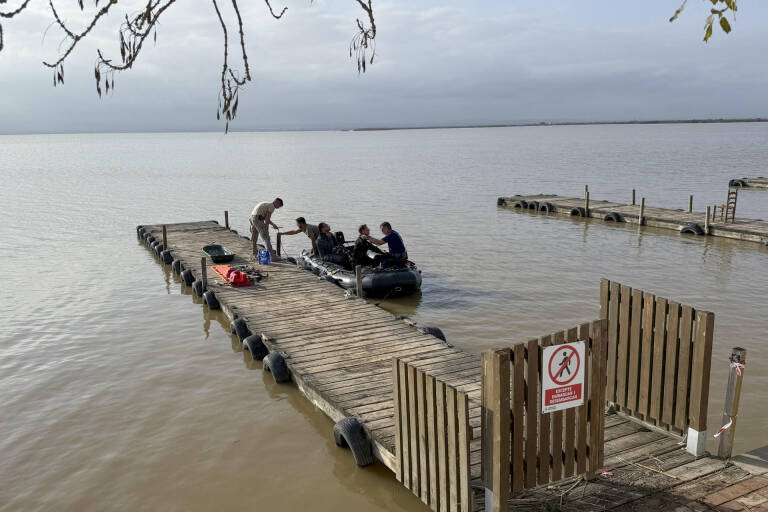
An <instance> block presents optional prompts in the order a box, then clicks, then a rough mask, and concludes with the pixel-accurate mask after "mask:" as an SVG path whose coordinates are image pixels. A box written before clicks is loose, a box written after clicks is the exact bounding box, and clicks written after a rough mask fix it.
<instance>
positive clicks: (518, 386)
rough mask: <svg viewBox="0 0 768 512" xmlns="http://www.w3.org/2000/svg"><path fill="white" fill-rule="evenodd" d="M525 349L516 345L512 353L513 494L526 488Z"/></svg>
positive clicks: (520, 345)
mask: <svg viewBox="0 0 768 512" xmlns="http://www.w3.org/2000/svg"><path fill="white" fill-rule="evenodd" d="M524 372H525V347H524V346H523V345H522V344H519V345H515V347H514V349H513V352H512V389H511V392H510V394H511V396H512V406H511V413H512V414H511V417H512V464H511V466H512V467H511V469H512V474H511V480H512V492H513V493H518V492H520V491H522V490H523V488H524V486H525V480H524V476H525V475H524V474H523V455H524V454H523V446H524V439H523V436H524V434H523V432H524V431H523V421H524V419H523V403H524V402H525V391H524V388H525V374H524Z"/></svg>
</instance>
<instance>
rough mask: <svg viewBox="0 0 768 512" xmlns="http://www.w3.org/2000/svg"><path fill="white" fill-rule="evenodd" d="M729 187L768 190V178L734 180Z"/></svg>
mask: <svg viewBox="0 0 768 512" xmlns="http://www.w3.org/2000/svg"><path fill="white" fill-rule="evenodd" d="M728 186H729V187H744V188H764V189H768V178H764V177H762V176H760V177H757V178H734V179H732V180H731V181H729V182H728Z"/></svg>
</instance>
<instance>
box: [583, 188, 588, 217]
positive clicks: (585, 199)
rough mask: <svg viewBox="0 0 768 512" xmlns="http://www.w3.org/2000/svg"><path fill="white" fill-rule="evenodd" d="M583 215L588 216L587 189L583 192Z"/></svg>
mask: <svg viewBox="0 0 768 512" xmlns="http://www.w3.org/2000/svg"><path fill="white" fill-rule="evenodd" d="M584 216H585V217H589V190H587V191H585V192H584Z"/></svg>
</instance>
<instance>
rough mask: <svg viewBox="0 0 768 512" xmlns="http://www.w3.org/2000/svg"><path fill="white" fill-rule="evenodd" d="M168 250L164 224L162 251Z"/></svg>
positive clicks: (166, 232)
mask: <svg viewBox="0 0 768 512" xmlns="http://www.w3.org/2000/svg"><path fill="white" fill-rule="evenodd" d="M167 248H168V231H167V230H166V229H165V224H163V250H166V249H167Z"/></svg>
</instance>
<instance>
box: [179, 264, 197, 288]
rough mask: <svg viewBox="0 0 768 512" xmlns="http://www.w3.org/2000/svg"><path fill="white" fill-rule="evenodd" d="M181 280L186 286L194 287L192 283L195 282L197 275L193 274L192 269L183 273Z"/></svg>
mask: <svg viewBox="0 0 768 512" xmlns="http://www.w3.org/2000/svg"><path fill="white" fill-rule="evenodd" d="M181 280H182V281H184V284H185V285H187V286H192V283H194V282H195V274H194V272H192V269H191V268H188V269H187V270H185V271H184V272H182V273H181Z"/></svg>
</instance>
